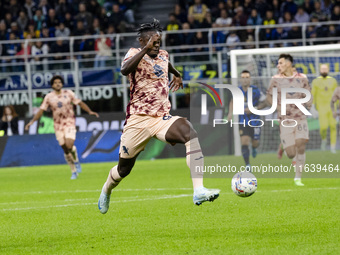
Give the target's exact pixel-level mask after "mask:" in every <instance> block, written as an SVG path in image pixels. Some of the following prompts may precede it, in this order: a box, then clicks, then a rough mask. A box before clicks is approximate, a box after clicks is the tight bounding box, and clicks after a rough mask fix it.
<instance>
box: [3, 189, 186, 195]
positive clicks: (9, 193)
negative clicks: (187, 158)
mask: <svg viewBox="0 0 340 255" xmlns="http://www.w3.org/2000/svg"><path fill="white" fill-rule="evenodd" d="M165 190H192V188H155V189H152V188H150V189H116V190H115V192H118V191H119V192H125V191H165ZM93 192H101V189H95V190H47V191H26V192H1V193H0V194H2V195H16V194H18V195H25V194H28V195H30V194H58V193H93Z"/></svg>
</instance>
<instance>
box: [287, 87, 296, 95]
mask: <svg viewBox="0 0 340 255" xmlns="http://www.w3.org/2000/svg"><path fill="white" fill-rule="evenodd" d="M290 88H294V87H293V86H290ZM288 94H289V95H291V96H292V95H294V94H295V92H288Z"/></svg>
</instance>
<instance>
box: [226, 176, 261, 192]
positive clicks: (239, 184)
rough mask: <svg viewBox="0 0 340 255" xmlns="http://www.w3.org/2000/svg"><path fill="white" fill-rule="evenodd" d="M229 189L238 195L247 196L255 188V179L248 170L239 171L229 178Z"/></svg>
mask: <svg viewBox="0 0 340 255" xmlns="http://www.w3.org/2000/svg"><path fill="white" fill-rule="evenodd" d="M231 189H232V190H233V191H234V193H235V194H236V195H238V196H239V197H249V196H251V195H253V194H254V193H255V191H256V189H257V179H256V177H255V175H253V174H252V173H250V172H239V173H237V174H235V175H234V177H233V179H232V180H231Z"/></svg>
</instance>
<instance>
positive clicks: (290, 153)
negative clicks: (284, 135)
mask: <svg viewBox="0 0 340 255" xmlns="http://www.w3.org/2000/svg"><path fill="white" fill-rule="evenodd" d="M286 154H287V157H288V158H290V159H292V158H294V157H295V155H296V152H295V151H292V150H287V151H286Z"/></svg>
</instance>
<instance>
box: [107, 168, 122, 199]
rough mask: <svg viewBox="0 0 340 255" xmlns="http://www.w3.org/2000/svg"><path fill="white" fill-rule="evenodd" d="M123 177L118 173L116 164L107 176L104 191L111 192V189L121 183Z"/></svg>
mask: <svg viewBox="0 0 340 255" xmlns="http://www.w3.org/2000/svg"><path fill="white" fill-rule="evenodd" d="M122 179H123V178H122V177H120V175H119V173H118V166H114V167H112V168H111V170H110V172H109V176H108V177H107V180H106V182H105V184H104V192H105V193H106V194H111V191H112V190H113V189H114V188H115V187H117V185H118V184H119V182H120V181H121V180H122Z"/></svg>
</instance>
